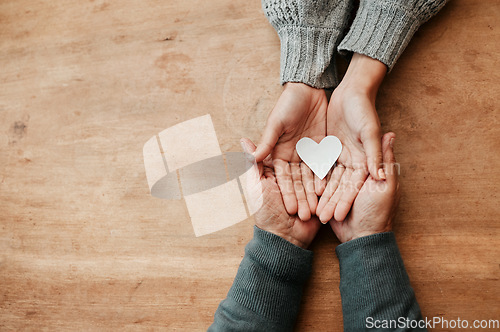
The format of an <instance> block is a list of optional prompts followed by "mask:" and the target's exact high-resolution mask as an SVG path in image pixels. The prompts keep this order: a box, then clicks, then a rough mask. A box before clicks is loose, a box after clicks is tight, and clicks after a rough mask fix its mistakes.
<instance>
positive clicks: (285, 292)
mask: <svg viewBox="0 0 500 332" xmlns="http://www.w3.org/2000/svg"><path fill="white" fill-rule="evenodd" d="M311 264H312V252H311V251H308V250H305V249H302V248H299V247H297V246H295V245H293V244H291V243H290V242H288V241H286V240H284V239H282V238H281V237H279V236H276V235H274V234H272V233H269V232H266V231H263V230H261V229H259V228H257V227H255V231H254V238H253V239H252V240H251V241H250V242H249V244H248V245H247V246H246V248H245V256H244V257H243V260H242V262H241V264H240V267H239V269H238V273H237V275H236V277H235V280H234V283H233V285H232V287H231V289H230V290H229V292H228V294H227V297H226V299H224V300H223V301H222V302H221V303H220V305H219V307H218V309H217V311H216V313H215V316H214V322H213V324H212V326H210V328H209V329H208V330H209V331H234V330H238V331H291V330H292V329H293V325H294V323H295V319H296V316H297V313H298V311H299V306H300V301H301V297H302V288H303V286H304V283H305V282H306V280H307V279H308V277H309V274H310V271H311Z"/></svg>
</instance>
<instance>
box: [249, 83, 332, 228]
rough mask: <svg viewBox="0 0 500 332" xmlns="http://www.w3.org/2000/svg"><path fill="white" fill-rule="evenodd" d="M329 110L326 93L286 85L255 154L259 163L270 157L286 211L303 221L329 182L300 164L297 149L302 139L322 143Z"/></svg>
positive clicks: (295, 85)
mask: <svg viewBox="0 0 500 332" xmlns="http://www.w3.org/2000/svg"><path fill="white" fill-rule="evenodd" d="M327 107H328V101H327V99H326V95H325V91H324V90H322V89H315V88H312V87H310V86H308V85H305V84H302V83H286V84H285V88H284V90H283V93H282V94H281V96H280V98H279V99H278V102H277V103H276V106H275V107H274V109H273V110H272V112H271V113H270V115H269V117H268V119H267V124H266V128H265V129H264V133H263V135H262V140H261V143H260V144H259V146H258V148H257V150H256V151H255V159H256V161H257V162H261V161H263V160H264V159H265V158H266V157H267V156H268V155H269V154H271V156H272V160H273V165H274V170H275V174H276V179H277V181H278V185H279V188H280V190H281V194H282V196H283V202H284V204H285V208H286V211H287V212H288V214H290V215H294V214H296V213H298V215H299V217H300V218H301V219H302V220H308V219H310V218H311V215H312V214H314V213H315V211H316V207H317V203H318V196H320V195H321V194H322V193H323V190H324V188H325V185H326V181H321V180H320V179H319V178H318V177H317V176H315V175H314V174H313V173H312V171H311V170H310V169H309V167H307V166H306V165H305V164H304V163H301V162H300V158H299V156H298V155H297V151H296V150H295V145H296V144H297V142H298V141H299V140H300V139H301V138H302V137H310V138H312V139H313V140H314V141H316V142H318V143H319V142H320V141H321V140H322V139H323V138H324V137H325V136H326V110H327Z"/></svg>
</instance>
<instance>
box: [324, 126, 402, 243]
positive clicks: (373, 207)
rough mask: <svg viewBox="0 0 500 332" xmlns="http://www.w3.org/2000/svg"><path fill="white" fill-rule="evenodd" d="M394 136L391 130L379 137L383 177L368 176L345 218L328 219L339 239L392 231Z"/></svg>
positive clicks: (396, 189) (395, 193)
mask: <svg viewBox="0 0 500 332" xmlns="http://www.w3.org/2000/svg"><path fill="white" fill-rule="evenodd" d="M395 136H396V135H394V133H387V134H385V135H384V136H383V138H382V154H383V164H384V171H385V174H386V180H385V181H376V180H375V179H373V177H371V176H370V177H368V179H367V180H366V181H365V183H364V184H363V186H362V187H361V190H360V191H359V194H358V196H357V197H356V199H355V201H354V204H353V206H352V209H351V212H350V213H349V215H348V216H347V218H346V219H345V220H344V221H342V222H339V221H335V220H331V221H330V226H331V227H332V229H333V231H334V232H335V235H337V238H338V239H339V240H340V242H342V243H344V242H347V241H350V240H354V239H357V238H359V237H363V236H368V235H372V234H376V233H383V232H388V231H390V230H392V218H393V217H394V213H395V210H396V206H397V203H398V200H399V181H398V174H397V173H398V168H397V167H396V166H397V165H396V160H395V158H394V152H393V141H394V139H395Z"/></svg>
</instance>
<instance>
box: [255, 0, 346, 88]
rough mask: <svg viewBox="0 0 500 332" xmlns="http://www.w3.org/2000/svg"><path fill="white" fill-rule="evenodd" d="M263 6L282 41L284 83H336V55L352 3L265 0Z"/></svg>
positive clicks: (327, 85) (320, 85)
mask: <svg viewBox="0 0 500 332" xmlns="http://www.w3.org/2000/svg"><path fill="white" fill-rule="evenodd" d="M262 8H263V10H264V13H265V14H266V16H267V18H268V20H269V22H270V23H271V25H272V26H273V27H274V28H275V29H276V31H277V33H278V36H279V38H280V41H281V66H280V78H281V84H284V83H286V82H301V83H305V84H308V85H310V86H312V87H315V88H331V87H335V86H337V85H338V81H339V80H338V77H337V71H336V67H335V57H334V54H335V52H336V49H337V45H338V44H339V42H340V38H341V37H342V35H343V34H344V32H345V30H346V29H347V23H348V20H349V14H350V12H351V8H352V7H351V2H350V1H345V0H318V1H308V0H288V1H286V0H262Z"/></svg>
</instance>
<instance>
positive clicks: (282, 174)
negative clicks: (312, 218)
mask: <svg viewBox="0 0 500 332" xmlns="http://www.w3.org/2000/svg"><path fill="white" fill-rule="evenodd" d="M273 165H274V173H275V176H276V180H277V182H278V187H279V188H280V191H281V197H283V204H285V209H286V212H287V213H288V214H290V215H294V214H296V213H297V198H296V197H295V191H294V189H293V181H292V173H291V171H290V164H289V163H288V162H287V161H284V160H280V159H274V160H273Z"/></svg>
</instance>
